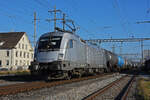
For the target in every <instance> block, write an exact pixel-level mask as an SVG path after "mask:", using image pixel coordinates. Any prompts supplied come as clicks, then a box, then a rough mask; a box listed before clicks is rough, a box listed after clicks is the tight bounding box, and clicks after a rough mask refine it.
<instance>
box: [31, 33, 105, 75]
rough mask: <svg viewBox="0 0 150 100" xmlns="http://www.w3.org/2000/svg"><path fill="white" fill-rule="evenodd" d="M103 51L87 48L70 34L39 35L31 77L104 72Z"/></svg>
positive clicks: (75, 36)
mask: <svg viewBox="0 0 150 100" xmlns="http://www.w3.org/2000/svg"><path fill="white" fill-rule="evenodd" d="M104 52H105V51H104V49H101V48H98V47H95V46H92V45H90V44H87V43H86V42H85V41H84V40H82V39H81V38H80V37H79V36H77V35H75V34H73V33H69V32H51V33H46V34H44V35H42V36H41V37H40V38H39V40H38V42H37V45H36V48H35V55H34V62H32V64H31V66H30V68H29V69H30V71H31V73H32V74H49V75H51V76H56V75H58V74H59V73H60V74H64V73H65V74H82V73H87V72H89V73H90V72H98V71H100V70H106V68H107V66H106V56H105V53H104Z"/></svg>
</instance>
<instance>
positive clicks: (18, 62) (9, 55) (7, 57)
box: [0, 32, 33, 69]
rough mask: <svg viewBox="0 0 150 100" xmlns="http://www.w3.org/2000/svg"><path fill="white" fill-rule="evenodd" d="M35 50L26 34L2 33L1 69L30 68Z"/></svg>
mask: <svg viewBox="0 0 150 100" xmlns="http://www.w3.org/2000/svg"><path fill="white" fill-rule="evenodd" d="M32 60H33V48H32V45H31V43H30V41H29V39H28V36H27V34H26V33H25V32H8V33H0V67H7V68H10V69H17V68H22V67H23V68H28V66H29V65H30V62H31V61H32Z"/></svg>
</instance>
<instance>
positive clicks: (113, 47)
mask: <svg viewBox="0 0 150 100" xmlns="http://www.w3.org/2000/svg"><path fill="white" fill-rule="evenodd" d="M112 52H113V53H115V45H114V44H113V46H112Z"/></svg>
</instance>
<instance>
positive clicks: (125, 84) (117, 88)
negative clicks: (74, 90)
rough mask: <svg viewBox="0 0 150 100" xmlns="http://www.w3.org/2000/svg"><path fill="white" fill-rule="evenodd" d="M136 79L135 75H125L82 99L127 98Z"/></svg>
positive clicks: (123, 99) (107, 99)
mask: <svg viewBox="0 0 150 100" xmlns="http://www.w3.org/2000/svg"><path fill="white" fill-rule="evenodd" d="M134 80H135V75H133V76H128V75H126V76H123V77H121V78H120V79H117V80H116V81H114V82H112V83H110V84H108V85H107V86H105V87H103V88H102V89H99V90H98V91H95V92H93V93H92V94H90V95H88V96H87V97H85V98H83V99H82V100H127V98H128V94H129V92H130V89H131V87H132V84H133V82H134Z"/></svg>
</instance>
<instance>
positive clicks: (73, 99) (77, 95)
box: [0, 74, 124, 100]
mask: <svg viewBox="0 0 150 100" xmlns="http://www.w3.org/2000/svg"><path fill="white" fill-rule="evenodd" d="M122 76H124V75H123V74H122V75H120V74H118V75H116V74H115V75H113V77H112V76H111V77H110V76H109V78H108V77H103V78H97V79H92V80H86V81H82V82H76V83H71V84H65V85H61V86H55V87H51V88H44V89H39V90H35V91H31V92H28V93H18V94H16V95H9V96H5V97H0V100H81V99H83V98H84V97H86V96H88V95H89V94H92V93H93V92H95V91H97V90H99V89H101V88H103V87H104V86H106V85H108V84H110V83H111V82H113V81H115V80H117V79H119V78H121V77H122Z"/></svg>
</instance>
